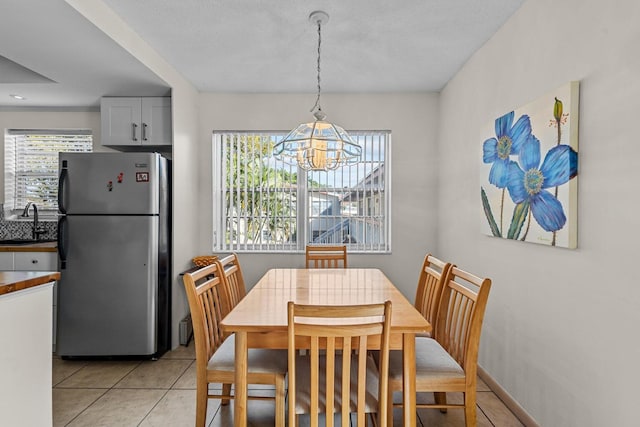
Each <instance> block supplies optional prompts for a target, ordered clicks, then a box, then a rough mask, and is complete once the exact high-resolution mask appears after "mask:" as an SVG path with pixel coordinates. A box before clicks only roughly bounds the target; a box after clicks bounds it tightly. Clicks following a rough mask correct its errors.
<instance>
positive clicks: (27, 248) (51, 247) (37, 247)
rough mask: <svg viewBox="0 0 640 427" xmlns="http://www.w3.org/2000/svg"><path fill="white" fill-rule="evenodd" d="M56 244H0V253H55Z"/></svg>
mask: <svg viewBox="0 0 640 427" xmlns="http://www.w3.org/2000/svg"><path fill="white" fill-rule="evenodd" d="M57 250H58V243H56V242H44V243H29V244H24V245H7V244H5V245H3V244H0V252H56V251H57Z"/></svg>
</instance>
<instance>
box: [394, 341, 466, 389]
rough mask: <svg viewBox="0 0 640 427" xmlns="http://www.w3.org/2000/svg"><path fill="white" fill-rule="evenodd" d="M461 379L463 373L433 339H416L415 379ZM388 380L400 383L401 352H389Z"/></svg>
mask: <svg viewBox="0 0 640 427" xmlns="http://www.w3.org/2000/svg"><path fill="white" fill-rule="evenodd" d="M421 378H430V379H436V378H443V379H448V380H450V379H453V378H461V379H462V380H464V371H463V370H462V368H461V367H460V365H458V363H457V362H456V361H455V359H454V358H453V357H451V355H450V354H449V353H447V351H446V350H445V349H444V348H442V346H441V345H440V343H438V341H436V340H434V339H433V338H424V337H419V338H418V337H417V338H416V379H417V380H418V381H420V379H421ZM389 379H390V380H391V381H402V352H401V351H391V352H389Z"/></svg>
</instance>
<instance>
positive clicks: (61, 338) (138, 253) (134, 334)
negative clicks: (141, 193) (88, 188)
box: [57, 215, 159, 356]
mask: <svg viewBox="0 0 640 427" xmlns="http://www.w3.org/2000/svg"><path fill="white" fill-rule="evenodd" d="M158 220H159V219H158V217H157V216H94V215H90V216H70V217H67V222H66V224H65V227H64V233H65V234H66V236H63V238H64V240H65V242H66V255H67V262H66V269H64V270H61V274H62V277H61V280H60V282H59V288H58V310H59V312H58V341H57V352H58V354H59V355H61V356H119V355H152V354H153V353H155V352H156V333H157V312H156V311H157V298H158V295H157V292H158V284H157V280H158V279H157V271H158V265H157V259H158V257H157V247H158V242H157V240H158V237H157V230H158Z"/></svg>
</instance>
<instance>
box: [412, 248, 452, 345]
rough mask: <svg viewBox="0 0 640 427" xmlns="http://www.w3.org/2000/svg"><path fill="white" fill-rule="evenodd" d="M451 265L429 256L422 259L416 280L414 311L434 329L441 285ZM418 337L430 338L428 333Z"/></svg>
mask: <svg viewBox="0 0 640 427" xmlns="http://www.w3.org/2000/svg"><path fill="white" fill-rule="evenodd" d="M450 268H451V263H448V262H444V261H442V260H440V259H438V258H436V257H434V256H433V255H431V254H427V256H425V257H424V261H423V263H422V269H421V270H420V278H419V279H418V287H417V288H416V299H415V301H414V306H415V308H416V310H418V311H419V312H420V314H422V316H423V317H424V318H425V319H427V321H428V322H429V323H430V324H431V326H432V327H434V330H435V324H436V320H437V315H438V307H439V305H440V296H441V295H442V283H443V279H444V278H445V277H446V275H447V273H448V272H449V269H450ZM419 336H426V337H430V336H431V334H430V333H429V332H425V333H423V334H419Z"/></svg>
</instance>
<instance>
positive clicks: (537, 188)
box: [480, 82, 579, 249]
mask: <svg viewBox="0 0 640 427" xmlns="http://www.w3.org/2000/svg"><path fill="white" fill-rule="evenodd" d="M578 97H579V83H578V82H569V83H567V84H566V85H564V86H562V87H560V88H558V89H556V90H554V91H551V92H550V93H548V94H546V95H544V96H542V97H540V98H538V99H537V100H535V101H533V102H531V103H529V104H527V105H524V106H522V107H520V108H518V109H516V110H513V111H510V112H508V113H506V114H504V115H503V116H500V117H498V118H496V119H495V121H494V122H493V123H490V124H489V125H488V126H487V128H486V129H485V131H484V133H483V134H482V141H484V142H483V143H482V166H481V181H480V182H481V184H480V195H481V204H482V219H481V221H482V230H483V232H484V233H485V234H488V235H490V236H494V237H500V238H504V239H512V240H520V241H523V242H532V243H539V244H543V245H549V246H558V247H564V248H572V249H574V248H576V247H577V241H578V239H577V230H578V226H577V197H578V195H577V190H578V188H577V185H578V182H577V181H578Z"/></svg>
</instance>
